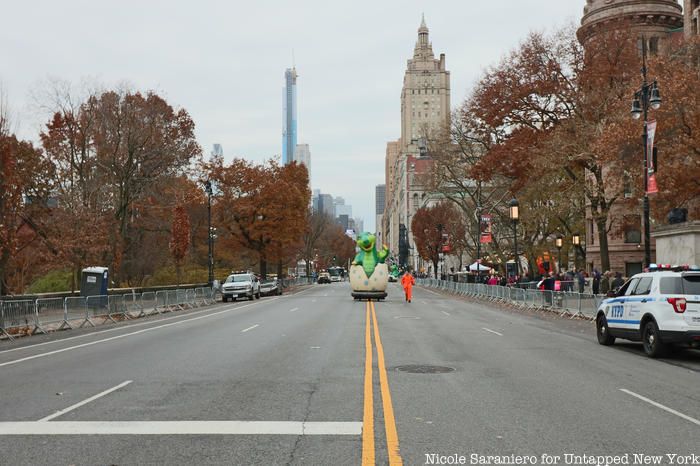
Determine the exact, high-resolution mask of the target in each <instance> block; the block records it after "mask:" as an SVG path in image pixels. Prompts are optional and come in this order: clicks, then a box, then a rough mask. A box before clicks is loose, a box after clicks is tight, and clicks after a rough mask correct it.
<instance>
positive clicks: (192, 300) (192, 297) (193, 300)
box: [185, 288, 198, 308]
mask: <svg viewBox="0 0 700 466" xmlns="http://www.w3.org/2000/svg"><path fill="white" fill-rule="evenodd" d="M185 296H186V297H187V304H188V305H189V306H190V307H192V308H194V307H197V306H198V304H197V294H196V293H195V292H194V288H189V289H187V290H185Z"/></svg>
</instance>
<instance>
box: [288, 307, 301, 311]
mask: <svg viewBox="0 0 700 466" xmlns="http://www.w3.org/2000/svg"><path fill="white" fill-rule="evenodd" d="M298 310H299V308H298V307H295V308H294V309H290V310H289V312H297V311H298Z"/></svg>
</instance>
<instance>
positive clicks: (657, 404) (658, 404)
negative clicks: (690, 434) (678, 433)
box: [618, 388, 700, 426]
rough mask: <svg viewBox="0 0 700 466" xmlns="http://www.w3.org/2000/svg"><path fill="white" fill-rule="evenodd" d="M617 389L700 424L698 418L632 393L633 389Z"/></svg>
mask: <svg viewBox="0 0 700 466" xmlns="http://www.w3.org/2000/svg"><path fill="white" fill-rule="evenodd" d="M618 390H620V391H621V392H625V393H627V394H628V395H632V396H633V397H635V398H639V399H640V400H642V401H646V402H647V403H649V404H650V405H652V406H656V407H657V408H660V409H663V410H664V411H667V412H669V413H671V414H675V415H676V416H678V417H680V418H683V419H685V420H686V421H690V422H692V423H693V424H696V425H699V426H700V420H697V419H695V418H694V417H690V416H687V415H685V414H683V413H679V412H678V411H676V410H675V409H672V408H669V407H668V406H664V405H662V404H661V403H657V402H656V401H654V400H650V399H649V398H647V397H644V396H642V395H640V394H638V393H634V392H633V391H630V390H627V389H625V388H620V389H618Z"/></svg>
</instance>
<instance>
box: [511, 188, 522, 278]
mask: <svg viewBox="0 0 700 466" xmlns="http://www.w3.org/2000/svg"><path fill="white" fill-rule="evenodd" d="M508 206H509V207H510V219H511V220H512V221H513V256H514V258H515V275H516V276H518V277H519V276H520V258H519V257H518V220H519V219H520V205H519V204H518V200H517V199H512V200H511V201H510V203H509V204H508Z"/></svg>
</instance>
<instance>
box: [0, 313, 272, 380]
mask: <svg viewBox="0 0 700 466" xmlns="http://www.w3.org/2000/svg"><path fill="white" fill-rule="evenodd" d="M270 301H271V300H270ZM264 302H269V301H263V303H264ZM256 304H261V303H260V302H257V303H250V304H244V305H243V306H236V307H232V308H229V309H224V310H223V311H219V312H212V313H211V314H205V315H203V316H199V317H193V318H192V319H183V320H178V321H177V322H171V323H169V324H163V325H157V326H155V327H148V328H144V329H141V330H137V331H135V332H130V333H123V334H121V335H115V336H113V337H109V338H103V339H102V340H95V341H90V342H88V343H82V344H80V345H75V346H68V347H66V348H61V349H57V350H53V351H49V352H46V353H39V354H34V355H32V356H27V357H24V358H20V359H15V360H12V361H7V362H3V363H0V367H3V366H10V365H12V364H17V363H20V362H24V361H31V360H32V359H37V358H43V357H45V356H51V355H52V354H58V353H63V352H66V351H71V350H74V349H78V348H85V347H86V346H92V345H96V344H98V343H105V342H107V341H112V340H118V339H120V338H126V337H130V336H133V335H139V334H141V333H145V332H150V331H151V330H158V329H161V328H166V327H172V326H173V325H180V324H184V323H187V322H191V321H193V320H199V319H207V318H209V317H214V316H217V315H219V314H225V313H227V312H231V311H235V310H238V309H243V308H244V307H249V306H255V305H256Z"/></svg>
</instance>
